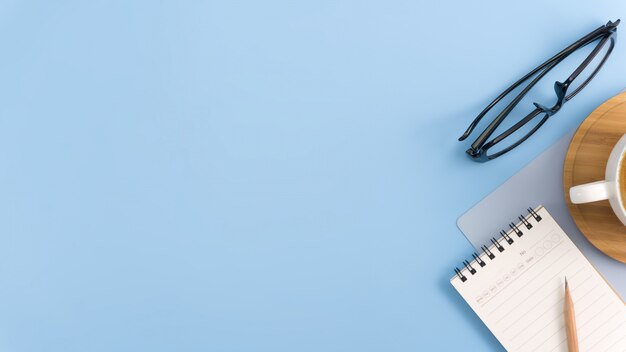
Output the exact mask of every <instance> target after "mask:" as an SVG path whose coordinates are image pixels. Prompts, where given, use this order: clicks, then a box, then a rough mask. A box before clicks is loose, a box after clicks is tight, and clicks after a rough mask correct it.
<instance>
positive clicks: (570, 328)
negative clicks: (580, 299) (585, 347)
mask: <svg viewBox="0 0 626 352" xmlns="http://www.w3.org/2000/svg"><path fill="white" fill-rule="evenodd" d="M563 314H564V316H565V331H566V332H567V349H568V351H569V352H578V333H577V332H576V314H575V313H574V301H573V300H572V294H571V293H570V291H569V285H568V284H567V277H566V278H565V306H564V307H563Z"/></svg>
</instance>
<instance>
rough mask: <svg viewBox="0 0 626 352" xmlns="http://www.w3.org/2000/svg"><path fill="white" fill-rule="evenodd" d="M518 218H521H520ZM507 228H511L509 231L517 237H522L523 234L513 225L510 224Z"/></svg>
mask: <svg viewBox="0 0 626 352" xmlns="http://www.w3.org/2000/svg"><path fill="white" fill-rule="evenodd" d="M520 218H521V216H520ZM509 227H510V228H511V230H513V231H514V232H515V234H516V235H517V237H522V235H523V234H524V233H523V232H522V230H520V229H519V227H517V225H515V224H514V223H510V224H509Z"/></svg>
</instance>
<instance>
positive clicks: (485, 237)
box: [457, 132, 626, 300]
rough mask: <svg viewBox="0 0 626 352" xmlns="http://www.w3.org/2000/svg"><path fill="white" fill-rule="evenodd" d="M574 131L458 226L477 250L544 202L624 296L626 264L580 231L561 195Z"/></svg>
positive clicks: (585, 253)
mask: <svg viewBox="0 0 626 352" xmlns="http://www.w3.org/2000/svg"><path fill="white" fill-rule="evenodd" d="M573 133H574V132H571V133H568V134H567V135H565V136H564V137H562V138H561V139H560V140H559V141H558V142H556V143H555V144H554V145H552V146H551V147H550V148H548V149H547V150H546V151H545V152H543V154H541V155H540V156H539V157H537V158H536V159H535V160H533V161H531V162H530V164H528V165H526V166H525V167H524V168H523V169H522V170H521V171H520V172H518V173H517V174H515V175H514V176H513V177H511V178H510V179H508V180H507V181H506V182H505V183H503V184H502V185H501V186H500V187H498V188H497V189H496V190H495V191H493V193H491V194H490V195H488V196H487V197H486V198H485V199H483V200H481V201H480V202H479V203H478V204H476V205H475V206H474V207H473V208H471V209H470V210H468V211H467V212H466V213H465V214H463V215H461V217H460V218H459V219H458V221H457V225H458V227H459V229H460V230H461V231H462V232H463V233H464V234H465V237H467V239H468V240H469V241H470V243H471V244H472V245H473V246H474V248H476V249H477V251H478V250H479V249H480V246H481V245H487V244H490V242H489V239H490V238H491V237H494V236H497V234H498V232H499V231H500V230H503V229H507V228H508V224H509V223H510V222H512V221H514V222H518V220H516V219H517V217H518V216H519V215H522V214H526V213H527V212H526V209H527V208H528V207H533V208H534V207H536V206H537V205H540V204H543V205H544V206H545V208H546V209H547V210H548V211H549V212H550V214H551V215H552V216H553V217H554V219H555V220H556V222H557V223H559V225H560V226H561V227H562V228H563V230H564V231H565V233H567V234H568V235H569V237H570V238H571V239H572V241H573V242H574V243H575V244H576V246H577V247H578V248H579V249H580V250H581V251H582V252H583V254H584V255H585V256H586V257H587V259H589V261H590V262H591V263H592V264H593V265H594V266H595V267H596V269H597V270H598V271H599V272H600V273H601V274H602V275H603V276H604V278H605V279H606V280H607V281H608V282H609V284H611V286H613V288H614V289H615V290H616V291H617V292H618V293H619V294H620V296H621V297H622V300H624V299H625V298H626V264H623V263H621V262H618V261H616V260H614V259H611V258H610V257H608V256H606V255H604V254H603V253H602V252H600V251H599V250H597V249H596V248H595V247H594V246H593V245H592V244H591V243H590V242H589V241H587V239H586V238H585V237H584V236H583V235H582V233H580V231H579V230H578V228H577V227H576V224H574V220H573V219H572V217H571V216H570V214H569V211H568V209H567V205H566V204H565V198H564V194H563V161H564V160H565V153H566V152H567V147H568V146H569V142H570V140H571V138H572V136H573Z"/></svg>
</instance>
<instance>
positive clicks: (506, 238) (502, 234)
mask: <svg viewBox="0 0 626 352" xmlns="http://www.w3.org/2000/svg"><path fill="white" fill-rule="evenodd" d="M500 236H501V237H502V238H504V240H505V241H506V242H507V243H508V244H513V242H515V241H513V239H512V238H511V236H509V235H508V234H507V233H506V232H505V231H504V230H500Z"/></svg>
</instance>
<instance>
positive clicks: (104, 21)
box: [0, 1, 626, 352]
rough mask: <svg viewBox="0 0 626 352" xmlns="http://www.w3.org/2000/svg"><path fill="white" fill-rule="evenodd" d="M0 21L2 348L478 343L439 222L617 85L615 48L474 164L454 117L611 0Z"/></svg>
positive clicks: (105, 5) (40, 10) (83, 10)
mask: <svg viewBox="0 0 626 352" xmlns="http://www.w3.org/2000/svg"><path fill="white" fill-rule="evenodd" d="M0 9H1V11H0V18H1V20H0V29H1V30H0V38H1V40H0V43H2V55H0V63H1V65H0V77H1V82H2V83H1V84H0V89H1V93H2V94H1V96H2V99H1V101H2V104H0V150H1V152H0V162H1V164H2V171H0V198H1V199H2V201H0V207H1V208H0V287H1V289H0V311H1V312H2V313H1V314H0V350H2V351H19V352H21V351H47V352H50V351H64V352H70V351H81V352H82V351H349V350H354V351H418V350H440V351H461V350H468V348H470V346H471V350H476V351H478V350H480V351H484V350H493V351H498V350H501V349H502V347H500V345H499V344H498V342H497V341H496V340H495V339H494V338H493V337H492V335H491V333H490V332H489V331H488V330H487V328H486V327H484V326H483V325H482V323H481V322H480V320H479V319H478V318H477V317H476V316H475V315H474V314H473V312H471V311H470V309H469V308H468V307H467V306H466V304H465V303H464V302H463V301H462V299H461V298H460V296H458V295H457V294H456V292H455V291H454V290H453V288H452V286H451V285H450V284H449V282H448V280H449V277H450V276H451V275H452V273H453V271H452V269H453V268H454V266H456V265H458V264H459V263H460V261H461V260H462V259H464V258H466V257H468V256H469V255H470V254H471V252H472V248H471V247H470V245H469V243H468V242H467V241H466V240H465V239H464V237H463V236H462V235H461V233H460V232H459V231H458V230H457V228H456V227H455V220H456V218H457V217H458V216H459V215H460V214H461V213H462V212H464V211H465V210H467V209H468V208H469V207H471V206H472V205H473V204H474V203H475V202H477V201H478V200H479V199H480V198H482V197H483V196H485V195H486V194H488V193H489V192H490V191H491V190H492V189H494V188H495V187H496V186H497V185H499V184H500V183H501V182H503V181H504V180H505V179H506V178H508V177H509V176H511V175H512V174H514V173H515V172H516V171H517V170H518V169H520V168H521V167H522V166H523V165H524V164H525V163H527V162H528V161H530V160H532V159H533V158H534V157H535V156H536V155H538V154H539V153H540V152H541V151H543V150H544V149H545V148H546V147H548V146H549V145H550V144H551V143H553V142H554V141H556V140H557V139H558V137H560V136H561V135H562V134H563V133H565V132H566V131H568V130H571V129H572V128H574V127H575V126H577V124H579V123H580V121H582V119H583V118H584V117H585V116H586V115H587V114H588V113H589V112H590V111H592V110H593V109H594V107H596V106H597V105H599V104H600V103H601V102H602V101H604V100H605V99H607V98H609V97H611V96H612V95H614V94H616V93H617V92H618V91H620V90H621V89H623V88H624V87H625V86H626V66H624V64H623V63H624V61H625V60H626V42H619V41H618V43H617V47H616V49H615V52H614V54H613V56H612V57H611V59H610V61H609V62H608V63H607V65H606V67H605V69H604V70H603V71H601V73H600V74H599V75H598V77H597V78H596V79H595V80H594V81H593V82H592V83H591V85H590V86H589V87H588V88H587V89H586V90H584V91H583V92H582V93H581V94H580V95H579V96H578V97H577V98H576V99H574V100H572V101H571V102H570V103H569V104H568V105H566V106H565V108H564V109H563V110H562V111H561V112H560V113H559V114H558V115H556V116H555V117H554V118H553V119H551V120H550V121H549V123H548V125H547V126H546V127H545V128H543V129H542V130H540V132H539V133H538V134H537V135H536V136H535V137H533V138H532V140H531V141H530V142H528V143H526V144H524V145H523V146H522V147H520V148H519V149H517V150H516V151H515V152H513V153H511V154H510V155H508V156H507V157H505V158H502V159H501V160H498V161H495V162H492V163H488V164H476V163H472V162H470V161H469V160H466V158H465V157H464V155H463V150H464V148H466V147H467V144H460V143H458V142H456V138H457V137H458V136H459V135H460V133H461V132H462V131H463V130H464V129H465V127H466V125H467V124H468V123H469V121H470V120H471V119H472V118H473V117H474V115H475V114H476V113H477V112H479V111H480V109H481V108H482V107H483V106H484V105H486V103H488V102H489V101H490V99H491V98H493V97H494V95H496V94H497V93H499V91H501V90H502V89H503V88H504V87H506V85H507V84H508V83H510V82H512V81H513V80H514V79H516V78H518V77H519V76H520V75H522V74H524V73H526V72H527V71H528V70H530V69H531V68H533V67H534V66H535V65H537V64H538V63H540V62H541V61H542V60H543V59H546V58H547V57H549V56H551V55H552V54H554V53H556V52H557V51H558V50H560V49H561V48H562V47H564V46H566V45H567V44H570V42H572V41H574V40H575V39H577V38H578V37H580V36H582V35H583V34H586V33H587V32H589V31H590V30H592V29H594V28H596V27H597V26H599V25H601V24H604V23H605V22H606V21H608V20H609V19H616V18H619V17H622V18H624V17H626V4H624V3H620V2H619V1H607V2H601V3H600V2H597V3H596V2H589V1H584V2H583V1H579V2H572V1H555V2H552V3H546V2H545V1H526V2H519V3H508V4H505V3H504V2H502V3H496V2H493V3H488V2H486V1H472V2H459V3H457V4H453V3H449V2H438V3H437V2H429V3H424V2H422V3H421V4H419V3H418V2H414V1H379V2H373V1H365V2H364V1H343V2H337V1H309V2H305V3H298V4H296V3H294V2H291V1H282V2H281V1H237V2H235V1H226V2H224V1H221V2H218V1H209V2H196V1H171V2H164V1H161V2H154V1H135V2H128V1H89V2H75V1H60V2H56V1H55V2H52V1H32V2H24V1H19V2H18V1H6V2H3V3H2V4H1V5H0ZM624 30H626V28H623V27H621V28H620V29H619V31H622V32H623V31H624Z"/></svg>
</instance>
